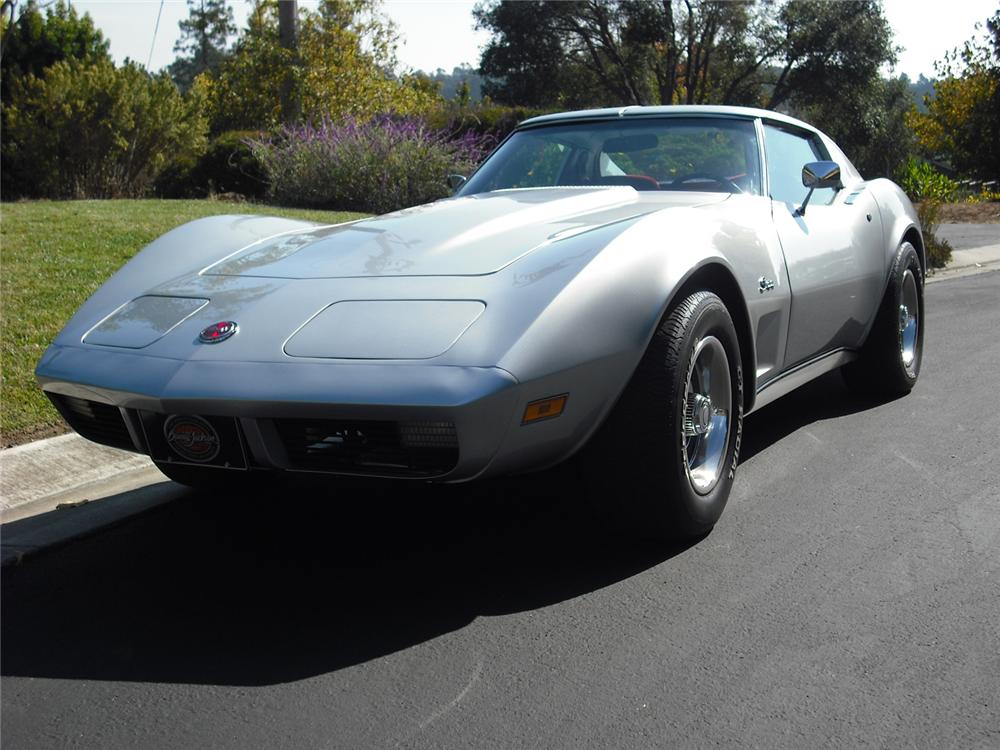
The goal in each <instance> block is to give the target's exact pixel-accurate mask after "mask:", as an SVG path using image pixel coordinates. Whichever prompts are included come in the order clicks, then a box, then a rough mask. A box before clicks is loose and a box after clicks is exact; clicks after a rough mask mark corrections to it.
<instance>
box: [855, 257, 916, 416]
mask: <svg viewBox="0 0 1000 750" xmlns="http://www.w3.org/2000/svg"><path fill="white" fill-rule="evenodd" d="M923 349H924V279H923V273H922V271H921V268H920V257H919V256H918V255H917V251H916V250H915V249H914V247H913V245H911V244H910V243H909V242H904V243H903V244H902V245H900V246H899V251H898V252H897V253H896V260H895V262H894V263H893V267H892V272H891V274H890V277H889V287H888V289H886V292H885V297H884V298H883V300H882V305H881V307H880V308H879V311H878V315H877V317H876V318H875V323H874V324H873V325H872V330H871V332H870V333H869V334H868V340H867V341H866V342H865V345H864V347H862V349H861V354H860V356H859V358H858V359H857V360H856V361H855V362H852V363H851V364H849V365H847V366H845V367H844V369H843V373H844V379H845V380H846V381H847V384H848V386H850V387H851V389H852V390H854V391H856V392H859V393H866V394H877V395H882V396H889V397H893V396H903V395H905V394H907V393H909V392H910V390H911V389H912V388H913V386H914V385H915V384H916V382H917V377H918V376H919V374H920V364H921V360H922V357H923Z"/></svg>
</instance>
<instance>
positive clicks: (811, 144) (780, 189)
mask: <svg viewBox="0 0 1000 750" xmlns="http://www.w3.org/2000/svg"><path fill="white" fill-rule="evenodd" d="M764 144H765V146H766V147H767V176H768V178H769V179H770V181H771V197H772V198H773V199H774V200H776V201H781V202H783V203H802V201H803V200H805V197H806V193H808V192H809V189H808V188H807V187H805V186H803V184H802V167H804V166H805V165H806V164H808V163H809V162H811V161H821V160H823V159H826V158H827V156H826V154H825V153H823V151H822V149H821V148H820V145H819V143H818V142H817V141H816V139H815V138H813V137H810V136H807V135H804V134H800V133H797V132H795V131H792V130H785V129H784V128H778V127H775V126H773V125H768V124H766V123H765V125H764ZM834 195H836V191H835V190H834V189H833V188H822V189H821V190H816V191H815V192H813V195H812V198H810V199H809V205H811V206H812V205H819V206H823V205H827V204H829V203H831V202H832V201H833V197H834Z"/></svg>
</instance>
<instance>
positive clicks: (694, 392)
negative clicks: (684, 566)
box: [583, 292, 743, 540]
mask: <svg viewBox="0 0 1000 750" xmlns="http://www.w3.org/2000/svg"><path fill="white" fill-rule="evenodd" d="M742 429H743V371H742V368H741V365H740V348H739V341H738V339H737V337H736V329H735V327H734V326H733V321H732V319H731V318H730V316H729V312H728V310H727V309H726V306H725V304H724V303H723V301H722V300H721V299H719V297H717V296H716V295H714V294H712V293H710V292H697V293H695V294H692V295H691V296H689V297H687V298H686V299H684V300H682V301H681V302H680V303H678V304H677V305H676V306H675V307H674V308H673V309H672V310H671V311H670V313H669V314H668V315H667V317H666V318H665V319H664V320H663V322H662V323H661V324H660V327H659V329H658V330H657V332H656V335H655V336H654V337H653V340H652V341H651V342H650V345H649V348H648V349H647V351H646V354H645V355H644V357H643V359H642V361H641V362H640V364H639V366H638V368H637V369H636V372H635V374H634V375H633V376H632V380H631V381H630V382H629V385H628V387H627V388H626V390H625V392H624V393H623V394H622V397H621V398H620V399H619V401H618V404H617V405H616V406H615V408H614V410H613V411H612V413H611V415H610V416H609V418H608V420H607V422H606V423H605V424H604V425H603V426H602V428H601V429H600V431H599V432H598V433H597V435H595V437H594V439H593V440H591V442H590V444H589V445H588V447H587V449H586V451H585V453H584V469H583V470H584V472H585V474H586V476H587V480H588V481H587V486H588V490H589V492H590V494H591V498H592V501H593V504H594V506H595V508H596V510H597V511H598V512H599V513H600V514H601V515H603V516H604V517H606V518H607V520H608V521H609V522H611V523H613V524H614V525H615V526H617V527H618V528H619V529H621V530H622V531H624V532H626V533H628V534H630V535H637V536H644V537H653V538H657V539H667V540H681V539H685V538H689V537H693V536H698V535H701V534H704V533H706V532H707V531H709V530H710V529H711V528H712V527H713V526H714V525H715V522H716V521H717V520H718V519H719V516H720V515H721V514H722V511H723V509H724V508H725V506H726V501H727V500H728V499H729V492H730V489H731V487H732V483H733V479H734V477H735V472H736V463H737V460H738V456H739V445H740V438H741V434H742Z"/></svg>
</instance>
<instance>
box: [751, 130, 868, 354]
mask: <svg viewBox="0 0 1000 750" xmlns="http://www.w3.org/2000/svg"><path fill="white" fill-rule="evenodd" d="M763 126H764V143H765V149H766V161H767V172H768V183H769V192H770V196H771V213H772V217H773V220H774V226H775V229H776V231H777V234H778V238H779V240H780V242H781V248H782V251H783V252H784V255H785V264H786V267H787V270H788V282H789V287H790V289H791V310H790V312H789V325H788V339H787V344H786V348H785V358H784V361H785V366H786V367H788V366H794V365H796V364H798V363H800V362H803V361H806V360H808V359H810V358H812V357H815V356H817V355H819V354H823V353H826V352H829V351H834V350H837V349H842V348H854V347H857V346H859V345H860V343H861V341H862V338H863V336H864V333H865V331H866V330H867V327H868V323H869V321H870V320H871V319H872V316H873V315H874V313H875V310H876V308H877V306H878V302H879V297H880V292H881V286H882V282H883V272H884V267H883V263H884V261H883V253H882V251H881V246H882V224H881V221H882V220H881V216H880V215H879V212H878V207H877V205H876V204H875V201H874V198H873V197H872V196H871V195H870V194H869V193H868V192H867V191H864V190H862V191H861V192H860V193H859V192H858V190H857V188H852V190H850V191H848V190H844V189H840V190H836V189H834V188H823V189H820V190H815V191H814V192H813V194H812V196H811V197H810V198H809V202H808V205H807V206H806V209H805V211H804V212H800V208H801V207H802V205H803V202H804V201H805V199H806V194H807V193H808V189H807V188H806V187H804V186H803V184H802V167H804V166H805V165H806V164H807V163H809V162H815V161H821V160H827V159H829V158H830V157H829V154H828V153H827V151H826V148H825V147H824V145H823V142H822V140H821V139H820V138H819V137H818V136H817V135H816V134H814V133H810V132H809V131H806V130H801V129H798V128H793V127H790V126H787V125H785V124H783V123H776V122H768V121H764V123H763Z"/></svg>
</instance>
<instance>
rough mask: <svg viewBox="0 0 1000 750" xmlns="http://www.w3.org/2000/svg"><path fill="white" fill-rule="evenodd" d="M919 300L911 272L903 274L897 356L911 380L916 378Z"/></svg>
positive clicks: (915, 282)
mask: <svg viewBox="0 0 1000 750" xmlns="http://www.w3.org/2000/svg"><path fill="white" fill-rule="evenodd" d="M919 314H920V299H919V297H918V296H917V279H916V277H915V276H914V275H913V271H911V270H910V269H906V271H904V272H903V293H902V295H901V299H900V302H899V356H900V359H901V360H902V362H903V369H904V370H906V374H907V375H909V376H910V377H911V378H914V377H916V376H917V355H918V354H919V351H918V349H919V343H918V338H917V334H918V333H919V332H920V320H919Z"/></svg>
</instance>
